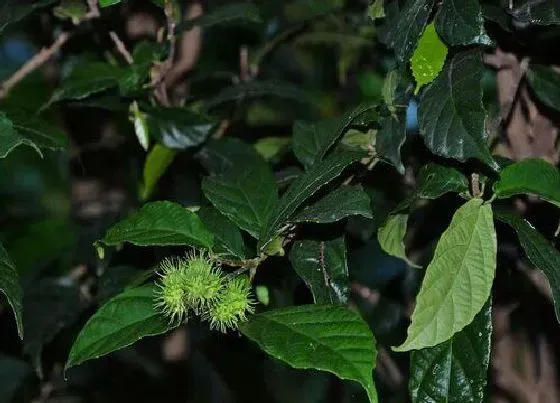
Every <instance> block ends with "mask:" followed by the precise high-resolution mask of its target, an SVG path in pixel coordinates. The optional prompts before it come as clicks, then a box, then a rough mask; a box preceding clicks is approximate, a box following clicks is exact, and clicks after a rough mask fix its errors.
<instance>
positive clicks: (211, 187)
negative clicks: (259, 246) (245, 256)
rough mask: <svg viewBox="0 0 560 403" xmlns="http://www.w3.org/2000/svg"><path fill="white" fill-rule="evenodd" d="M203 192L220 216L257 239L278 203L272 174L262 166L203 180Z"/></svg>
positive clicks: (267, 168) (237, 170)
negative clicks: (222, 215) (223, 216)
mask: <svg viewBox="0 0 560 403" xmlns="http://www.w3.org/2000/svg"><path fill="white" fill-rule="evenodd" d="M255 168H257V169H255ZM202 190H203V192H204V195H205V196H206V197H207V198H208V200H210V202H211V203H212V204H213V205H214V206H215V207H216V208H217V209H218V210H220V212H221V213H222V214H224V215H225V216H226V217H228V218H229V219H230V220H232V221H233V222H234V223H235V224H237V225H238V226H239V227H240V228H242V229H244V230H245V231H247V232H248V233H249V234H251V236H253V237H255V238H257V239H258V237H259V233H260V230H261V229H262V228H263V227H264V225H265V224H266V222H267V220H268V216H269V214H270V212H271V211H272V209H273V208H274V206H275V205H276V203H277V201H278V191H277V189H276V180H275V179H274V174H273V173H272V170H271V169H270V168H269V167H267V166H264V165H259V166H258V167H254V166H247V167H246V168H245V169H233V170H231V171H230V172H228V173H225V174H223V175H220V176H209V177H206V178H204V181H203V182H202Z"/></svg>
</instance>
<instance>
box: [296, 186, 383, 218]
mask: <svg viewBox="0 0 560 403" xmlns="http://www.w3.org/2000/svg"><path fill="white" fill-rule="evenodd" d="M370 202H371V200H370V198H369V196H368V194H367V193H366V192H365V191H364V189H363V188H362V187H361V186H359V185H358V186H343V187H340V188H338V189H335V190H333V191H332V192H331V193H329V194H328V195H326V196H325V197H323V198H322V199H320V200H319V201H318V202H316V203H314V204H312V205H310V206H308V207H306V208H305V209H303V210H302V211H301V212H300V213H299V214H297V215H296V216H295V217H294V218H293V219H292V221H293V222H313V223H331V222H336V221H338V220H341V219H343V218H346V217H349V216H353V215H360V216H362V217H366V218H372V215H371V208H370Z"/></svg>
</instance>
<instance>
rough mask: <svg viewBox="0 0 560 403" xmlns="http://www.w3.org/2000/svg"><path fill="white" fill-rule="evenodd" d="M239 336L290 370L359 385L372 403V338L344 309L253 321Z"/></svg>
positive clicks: (303, 310)
mask: <svg viewBox="0 0 560 403" xmlns="http://www.w3.org/2000/svg"><path fill="white" fill-rule="evenodd" d="M240 330H241V332H242V333H243V334H244V335H245V336H247V337H249V338H250V339H252V340H253V341H255V342H256V343H257V344H258V345H259V346H260V347H261V348H262V349H263V350H264V351H266V352H267V353H268V354H270V355H272V356H273V357H276V358H278V359H280V360H282V361H285V362H287V363H288V364H290V365H291V366H293V367H294V368H303V369H319V370H323V371H329V372H332V373H333V374H335V375H336V376H338V377H339V378H341V379H350V380H354V381H357V382H359V383H360V384H362V386H363V387H364V388H365V389H366V391H367V393H368V396H369V400H370V402H372V403H374V402H377V393H376V391H375V385H374V383H373V374H372V371H373V369H374V367H375V359H376V355H377V351H376V349H375V339H374V337H373V335H372V334H371V331H370V330H369V328H368V326H367V325H366V324H365V323H364V321H363V320H362V319H361V318H360V316H359V315H358V314H357V313H355V312H352V311H350V310H348V308H346V307H343V306H335V305H305V306H299V307H291V308H283V309H278V310H274V311H269V312H265V313H261V314H258V315H254V316H252V317H251V318H250V319H249V321H248V322H245V323H244V324H242V325H241V326H240Z"/></svg>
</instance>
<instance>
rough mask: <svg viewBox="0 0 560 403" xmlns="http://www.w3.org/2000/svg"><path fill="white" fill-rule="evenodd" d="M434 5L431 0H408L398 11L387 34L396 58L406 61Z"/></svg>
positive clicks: (414, 47) (389, 44)
mask: <svg viewBox="0 0 560 403" xmlns="http://www.w3.org/2000/svg"><path fill="white" fill-rule="evenodd" d="M433 6H434V1H433V0H410V1H407V2H406V4H405V6H404V8H403V9H402V10H401V11H400V13H399V15H398V17H397V21H396V22H393V23H392V24H393V25H392V27H391V29H390V31H389V32H388V34H387V42H388V43H387V44H388V46H389V47H391V48H394V49H395V55H396V56H397V59H398V60H399V61H400V62H401V63H403V62H407V61H408V60H409V59H410V56H411V55H412V52H413V51H414V49H416V45H417V44H418V38H419V37H420V35H421V34H422V32H424V28H425V27H426V24H427V23H428V18H429V17H430V14H431V12H432V8H433Z"/></svg>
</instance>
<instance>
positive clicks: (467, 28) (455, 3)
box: [436, 0, 492, 46]
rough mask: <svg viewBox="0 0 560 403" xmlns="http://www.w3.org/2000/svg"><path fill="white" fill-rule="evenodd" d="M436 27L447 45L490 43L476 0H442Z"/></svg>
mask: <svg viewBox="0 0 560 403" xmlns="http://www.w3.org/2000/svg"><path fill="white" fill-rule="evenodd" d="M436 29H437V32H438V33H439V35H440V36H441V38H442V39H443V41H444V42H445V43H446V44H447V45H449V46H454V45H473V44H478V45H490V44H491V43H492V41H491V39H490V38H489V37H488V35H486V31H485V29H484V18H482V9H481V8H480V4H479V2H478V0H443V3H442V5H441V6H440V8H439V10H438V13H437V15H436Z"/></svg>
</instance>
